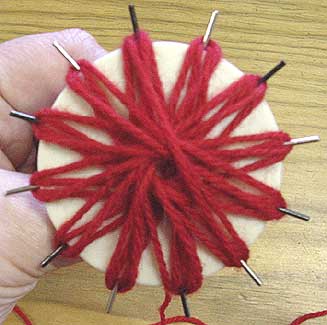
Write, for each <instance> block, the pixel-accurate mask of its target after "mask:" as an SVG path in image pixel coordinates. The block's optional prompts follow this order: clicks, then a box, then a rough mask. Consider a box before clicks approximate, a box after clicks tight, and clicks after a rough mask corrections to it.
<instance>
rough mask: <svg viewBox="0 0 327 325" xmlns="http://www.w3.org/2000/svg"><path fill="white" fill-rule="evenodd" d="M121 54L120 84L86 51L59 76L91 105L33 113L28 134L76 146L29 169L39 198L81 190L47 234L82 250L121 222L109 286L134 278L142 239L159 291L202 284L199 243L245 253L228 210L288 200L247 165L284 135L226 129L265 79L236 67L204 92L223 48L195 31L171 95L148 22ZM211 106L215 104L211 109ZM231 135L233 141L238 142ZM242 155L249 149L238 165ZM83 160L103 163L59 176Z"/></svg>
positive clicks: (215, 250)
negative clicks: (105, 139) (166, 233)
mask: <svg viewBox="0 0 327 325" xmlns="http://www.w3.org/2000/svg"><path fill="white" fill-rule="evenodd" d="M122 57H123V63H124V65H123V71H124V75H125V81H126V84H125V90H124V91H122V90H120V89H119V88H118V87H117V86H116V85H115V84H114V83H113V82H111V81H110V80H109V79H108V78H107V77H105V76H104V74H103V73H102V72H101V71H99V70H98V69H97V68H95V67H94V66H93V65H92V64H91V63H90V62H88V61H85V60H80V61H79V65H80V67H81V71H80V72H78V71H75V70H73V69H71V70H70V71H69V72H68V74H67V78H66V80H67V84H68V86H69V87H70V88H71V89H72V90H73V91H74V92H75V93H76V94H77V95H78V96H80V97H81V98H83V99H84V100H85V102H87V103H88V104H89V105H90V107H91V108H92V111H93V115H92V116H80V115H76V114H73V113H68V112H63V111H59V110H56V109H47V108H46V109H44V110H41V111H40V112H38V113H37V118H38V121H39V122H38V123H36V124H35V125H34V126H33V130H34V134H35V136H36V137H37V138H38V139H40V140H43V141H46V142H49V143H53V144H56V145H59V146H62V147H65V148H68V149H71V150H73V151H75V152H78V153H79V154H80V156H81V158H80V160H79V161H77V162H74V163H71V164H68V165H65V166H62V167H58V168H51V169H48V170H43V171H39V172H36V173H34V174H33V176H32V178H31V184H33V185H38V186H40V187H41V188H40V189H38V190H36V191H34V195H35V197H36V198H38V199H39V200H41V201H45V202H51V201H56V200H59V199H65V198H71V197H77V198H83V199H84V200H85V204H84V205H83V206H82V208H81V209H80V210H79V211H78V212H76V214H75V215H74V216H72V218H71V219H70V220H68V221H67V222H65V223H64V224H63V225H62V226H61V227H60V228H59V229H58V231H57V233H56V236H55V245H59V244H62V243H70V246H69V247H68V249H67V250H65V251H64V253H63V255H64V256H66V257H75V256H77V255H79V254H80V253H81V252H82V251H83V249H84V248H85V247H86V246H87V245H89V244H90V243H92V242H93V241H94V240H96V239H98V238H100V237H102V236H104V235H105V234H107V233H109V232H112V231H115V230H117V229H120V235H119V239H118V243H117V246H116V248H115V251H114V253H113V255H112V258H111V261H110V263H109V265H108V267H107V271H106V285H107V287H108V288H109V289H112V288H113V287H114V286H115V285H116V284H117V283H118V284H119V291H120V292H125V291H128V290H130V289H131V288H132V287H133V286H134V284H135V281H136V278H137V274H138V266H139V263H140V259H141V256H142V253H143V251H144V250H145V249H146V247H147V246H149V245H151V247H152V249H153V252H154V255H155V257H156V260H157V263H158V268H159V271H160V274H161V279H162V282H163V285H164V288H165V291H166V292H169V293H171V294H176V295H178V294H180V293H181V292H182V291H184V292H187V293H192V292H195V291H196V290H198V289H199V288H200V287H201V284H202V266H201V261H200V259H199V256H198V254H197V246H198V244H201V245H203V246H204V247H206V248H207V249H208V250H209V251H210V252H211V253H212V254H214V255H215V256H216V257H217V258H218V259H219V260H221V261H222V262H223V263H224V264H225V265H226V266H236V267H240V266H241V264H240V260H247V259H248V257H249V250H248V247H247V245H246V244H245V242H244V241H243V240H242V239H241V238H240V237H239V235H238V234H237V232H236V231H235V229H234V227H233V225H232V224H231V222H230V221H229V219H228V217H227V214H228V213H233V214H239V215H242V216H247V217H249V218H256V219H261V220H274V219H279V218H281V217H282V216H283V214H282V213H281V212H279V211H278V210H277V208H278V207H286V202H285V201H284V199H283V198H282V196H281V194H280V192H279V191H278V190H276V189H273V188H272V187H270V186H268V185H265V184H264V183H262V182H260V181H258V180H256V179H255V178H254V177H253V176H252V175H251V174H250V172H252V171H255V170H258V169H261V168H265V167H267V166H270V165H272V164H275V163H277V162H279V161H282V160H283V159H284V158H285V156H286V155H287V154H288V153H289V151H290V150H291V146H286V145H284V142H286V141H288V140H290V138H289V136H288V135H287V134H286V133H284V132H263V133H260V134H252V135H245V136H234V135H233V131H234V130H235V129H236V128H237V127H238V126H239V125H240V124H241V123H242V121H244V119H246V118H247V116H249V114H250V113H251V112H252V111H253V110H254V109H255V107H256V106H257V105H258V104H259V103H260V102H261V101H262V100H263V98H264V95H265V92H266V88H267V86H266V84H265V83H260V82H259V80H260V77H259V76H255V75H244V76H243V77H241V78H240V79H239V80H237V81H236V82H234V83H232V84H231V85H230V86H229V87H227V88H226V89H225V90H223V91H222V92H221V93H218V94H216V95H215V96H213V97H212V98H209V97H208V84H209V80H210V78H211V76H212V74H213V72H214V71H215V69H216V67H217V65H218V64H219V63H220V61H221V58H222V53H221V50H220V47H219V46H218V44H217V43H215V42H214V41H210V42H209V44H208V45H207V47H206V48H204V45H203V42H202V39H201V38H197V39H195V40H194V41H192V42H191V44H190V46H189V48H188V50H187V53H186V55H185V58H184V62H183V64H182V67H181V69H180V72H179V75H178V76H177V80H176V83H175V85H174V87H173V89H172V91H171V93H170V95H169V96H168V97H165V95H164V90H163V85H162V82H161V80H160V77H159V74H158V67H157V64H156V60H155V55H154V52H153V48H152V42H151V40H150V39H149V37H148V35H147V34H146V33H145V32H138V34H137V37H135V36H134V35H132V36H129V37H127V38H126V39H125V40H124V42H123V45H122ZM184 89H185V95H184ZM114 98H115V99H116V100H118V101H119V102H120V103H121V104H123V105H124V106H125V107H126V110H127V112H128V117H125V116H123V115H120V114H119V113H117V111H116V110H115V108H114V103H113V99H114ZM217 106H218V107H220V109H219V110H218V111H214V109H215V108H216V107H217ZM209 113H210V114H209ZM227 117H228V118H229V119H230V123H229V124H228V125H227V127H225V128H224V130H223V131H222V132H221V134H219V135H218V136H217V137H214V138H211V137H210V132H211V131H212V130H213V128H214V127H215V126H216V125H217V124H219V123H221V122H222V121H223V120H225V118H227ZM76 123H77V124H79V125H83V126H87V127H91V128H95V129H100V130H102V131H103V132H105V133H106V134H107V135H108V136H109V137H110V138H111V140H112V144H111V145H108V144H103V143H101V142H99V141H97V140H96V139H91V138H90V137H88V136H87V135H85V134H84V133H83V132H82V131H78V130H77V129H75V128H74V126H73V125H76ZM239 144H242V148H241V149H239V148H237V147H235V145H239ZM244 159H251V160H250V162H249V163H247V164H246V165H244V164H243V166H242V167H239V166H238V165H236V164H237V163H238V162H240V161H242V160H244ZM88 167H101V168H102V171H101V172H99V173H98V174H96V175H94V176H89V177H86V178H82V177H72V176H68V175H67V173H68V172H72V171H81V170H83V169H86V168H88ZM97 202H102V203H103V207H102V208H101V209H100V211H99V212H97V213H96V215H95V216H94V218H93V219H92V220H91V221H89V222H87V223H86V224H84V225H82V226H77V225H76V224H77V222H78V221H79V220H81V219H82V218H83V216H84V215H85V213H86V212H88V211H89V210H90V209H91V207H92V206H93V205H94V204H95V203H97ZM163 218H166V219H167V220H168V222H169V227H170V232H171V240H170V243H171V244H170V268H168V267H167V264H166V262H165V260H164V257H163V252H162V247H161V244H160V241H159V236H158V232H157V227H158V224H159V223H160V222H161V221H162V220H163ZM73 240H74V241H73ZM190 270H192V272H190ZM165 321H166V323H164V324H169V323H167V321H168V320H165ZM162 324H163V323H162ZM194 324H200V323H194Z"/></svg>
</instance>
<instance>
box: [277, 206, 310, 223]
mask: <svg viewBox="0 0 327 325" xmlns="http://www.w3.org/2000/svg"><path fill="white" fill-rule="evenodd" d="M278 210H279V211H280V212H282V213H285V214H287V215H289V216H291V217H295V218H298V219H301V220H304V221H310V219H311V218H310V217H309V216H307V215H306V214H303V213H301V212H298V211H294V210H290V209H286V208H278Z"/></svg>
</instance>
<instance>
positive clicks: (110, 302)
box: [106, 283, 118, 314]
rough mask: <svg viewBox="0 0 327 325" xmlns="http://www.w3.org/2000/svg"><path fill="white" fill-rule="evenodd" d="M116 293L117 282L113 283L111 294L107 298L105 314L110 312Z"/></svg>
mask: <svg viewBox="0 0 327 325" xmlns="http://www.w3.org/2000/svg"><path fill="white" fill-rule="evenodd" d="M117 293H118V283H116V284H115V286H114V288H113V289H112V291H111V294H110V296H109V299H108V303H107V307H106V312H107V314H110V313H111V312H112V308H113V306H114V303H115V300H116V297H117Z"/></svg>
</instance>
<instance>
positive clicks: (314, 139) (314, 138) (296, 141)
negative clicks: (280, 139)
mask: <svg viewBox="0 0 327 325" xmlns="http://www.w3.org/2000/svg"><path fill="white" fill-rule="evenodd" d="M317 141H320V137H319V135H311V136H308V137H303V138H297V139H291V140H290V141H287V142H285V143H284V145H285V146H289V145H293V146H295V145H297V144H304V143H311V142H317Z"/></svg>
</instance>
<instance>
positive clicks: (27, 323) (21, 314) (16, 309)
mask: <svg viewBox="0 0 327 325" xmlns="http://www.w3.org/2000/svg"><path fill="white" fill-rule="evenodd" d="M13 312H14V313H15V314H16V315H17V316H18V317H20V319H21V320H22V321H23V322H24V324H25V325H33V324H32V322H31V321H30V320H29V319H28V317H27V316H26V315H25V313H24V312H23V311H22V310H21V309H20V308H19V307H18V306H15V307H14V309H13Z"/></svg>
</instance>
